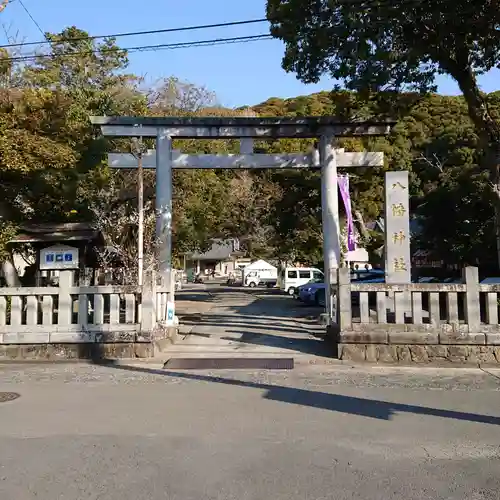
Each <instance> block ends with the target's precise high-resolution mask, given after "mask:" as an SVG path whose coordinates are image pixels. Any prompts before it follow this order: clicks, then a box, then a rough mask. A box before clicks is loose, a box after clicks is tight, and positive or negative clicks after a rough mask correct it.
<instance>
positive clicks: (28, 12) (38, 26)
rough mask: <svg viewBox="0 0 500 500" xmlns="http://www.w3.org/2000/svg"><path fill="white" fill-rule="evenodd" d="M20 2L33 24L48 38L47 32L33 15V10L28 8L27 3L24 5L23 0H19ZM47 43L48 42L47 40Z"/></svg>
mask: <svg viewBox="0 0 500 500" xmlns="http://www.w3.org/2000/svg"><path fill="white" fill-rule="evenodd" d="M19 3H20V4H21V7H22V8H23V9H24V11H25V12H26V14H28V17H29V18H30V19H31V20H32V21H33V24H34V25H35V26H36V27H37V28H38V31H39V32H40V33H41V34H42V36H43V37H44V38H45V39H46V38H47V37H46V36H45V32H44V31H43V29H42V28H41V27H40V25H39V24H38V23H37V21H36V19H35V18H34V17H33V16H32V15H31V12H30V11H29V10H28V8H27V7H26V5H24V2H23V0H19ZM45 43H47V42H45Z"/></svg>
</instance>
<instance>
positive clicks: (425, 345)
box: [329, 267, 500, 363]
mask: <svg viewBox="0 0 500 500" xmlns="http://www.w3.org/2000/svg"><path fill="white" fill-rule="evenodd" d="M336 280H337V284H336V285H335V287H334V290H332V291H333V293H335V295H336V297H335V303H336V324H335V325H332V326H331V327H330V328H329V333H330V338H333V341H334V344H335V345H336V348H337V349H338V356H339V357H340V358H341V359H346V360H347V359H349V360H354V361H371V362H373V361H379V362H428V361H458V362H474V363H497V362H498V363H500V325H499V324H498V318H499V301H498V299H499V297H498V293H499V292H500V285H482V284H480V283H479V280H478V270H477V268H475V267H467V268H465V269H464V272H463V280H462V281H463V282H462V283H460V284H440V283H425V284H424V283H410V284H405V285H388V284H385V283H376V284H375V283H362V282H359V283H351V282H350V280H349V271H348V270H347V269H339V270H338V271H337V275H336Z"/></svg>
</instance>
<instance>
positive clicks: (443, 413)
mask: <svg viewBox="0 0 500 500" xmlns="http://www.w3.org/2000/svg"><path fill="white" fill-rule="evenodd" d="M99 364H101V365H105V366H108V367H112V368H115V369H118V370H125V371H132V372H140V373H147V374H151V375H161V376H163V377H173V378H179V379H184V380H192V381H198V382H210V383H215V384H225V385H232V386H238V387H245V388H252V389H259V390H263V391H266V392H265V394H264V395H263V398H264V399H267V400H270V401H277V402H282V403H288V404H293V405H299V406H305V407H310V408H318V409H322V410H328V411H332V412H336V413H344V414H348V415H358V416H362V417H367V418H374V419H377V420H386V421H390V420H391V419H392V418H393V416H394V415H395V414H397V413H411V414H414V415H422V416H431V417H440V418H448V419H451V420H458V421H466V422H474V423H480V424H489V425H500V417H499V416H492V415H482V414H479V413H470V412H461V411H456V410H445V409H442V408H431V407H428V406H419V405H409V404H403V403H393V402H390V401H382V400H376V399H366V398H359V397H354V396H344V395H341V394H331V393H326V392H319V391H312V390H307V389H297V388H295V387H284V386H277V385H271V384H263V383H258V382H249V381H242V380H235V379H230V378H225V377H219V376H218V377H214V376H210V375H201V374H198V373H185V372H178V371H169V370H156V369H151V368H145V367H137V366H124V365H119V364H116V363H112V362H105V361H104V362H101V363H99Z"/></svg>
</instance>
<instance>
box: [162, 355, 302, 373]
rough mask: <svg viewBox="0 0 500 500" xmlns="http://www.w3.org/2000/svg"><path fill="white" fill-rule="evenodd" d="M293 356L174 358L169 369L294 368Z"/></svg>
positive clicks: (168, 364) (169, 362)
mask: <svg viewBox="0 0 500 500" xmlns="http://www.w3.org/2000/svg"><path fill="white" fill-rule="evenodd" d="M293 367H294V363H293V358H172V359H169V360H168V361H167V362H166V363H165V364H164V365H163V368H166V369H167V370H172V369H177V370H235V369H236V370H238V369H243V370H293Z"/></svg>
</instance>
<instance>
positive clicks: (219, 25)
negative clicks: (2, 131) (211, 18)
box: [0, 0, 267, 49]
mask: <svg viewBox="0 0 500 500" xmlns="http://www.w3.org/2000/svg"><path fill="white" fill-rule="evenodd" d="M19 1H20V2H21V1H22V0H19ZM30 17H31V16H30ZM263 22H267V19H248V20H246V21H232V22H228V23H216V24H199V25H195V26H183V27H180V28H165V29H159V30H148V31H127V32H124V33H114V34H111V35H96V36H80V37H68V38H61V39H60V40H57V42H77V41H81V40H99V39H102V38H123V37H127V36H143V35H157V34H161V33H178V32H181V31H195V30H204V29H211V28H225V27H227V26H242V25H245V24H257V23H263ZM42 34H43V35H44V36H45V33H43V31H42ZM47 43H53V42H52V41H51V40H47V39H45V40H40V41H38V42H26V43H11V44H7V45H0V49H9V48H14V47H25V46H30V45H44V44H47Z"/></svg>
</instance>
